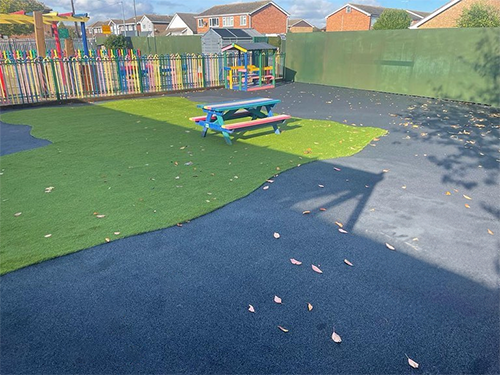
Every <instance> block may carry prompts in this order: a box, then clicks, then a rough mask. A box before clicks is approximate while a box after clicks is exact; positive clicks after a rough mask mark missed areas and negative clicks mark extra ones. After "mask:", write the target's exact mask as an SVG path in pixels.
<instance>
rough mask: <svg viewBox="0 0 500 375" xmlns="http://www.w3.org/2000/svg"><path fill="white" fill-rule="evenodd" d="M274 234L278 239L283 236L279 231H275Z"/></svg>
mask: <svg viewBox="0 0 500 375" xmlns="http://www.w3.org/2000/svg"><path fill="white" fill-rule="evenodd" d="M273 236H274V238H276V239H278V238H280V237H281V236H280V234H279V233H278V232H274V234H273Z"/></svg>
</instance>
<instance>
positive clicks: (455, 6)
mask: <svg viewBox="0 0 500 375" xmlns="http://www.w3.org/2000/svg"><path fill="white" fill-rule="evenodd" d="M477 2H481V3H483V4H488V5H491V6H493V7H495V8H497V9H498V10H499V11H500V1H498V0H452V1H449V2H448V3H446V4H444V5H443V6H442V7H440V8H438V9H436V10H435V11H434V12H432V13H431V14H429V15H428V16H427V17H425V18H424V19H422V20H420V21H419V22H417V23H416V24H414V25H412V26H410V29H432V28H450V27H456V25H457V20H458V18H459V17H460V15H461V14H462V11H463V10H464V9H465V8H469V7H470V6H471V5H472V4H474V3H477Z"/></svg>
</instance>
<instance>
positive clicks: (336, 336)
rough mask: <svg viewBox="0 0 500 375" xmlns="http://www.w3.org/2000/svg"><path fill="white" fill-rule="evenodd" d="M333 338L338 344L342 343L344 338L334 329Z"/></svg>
mask: <svg viewBox="0 0 500 375" xmlns="http://www.w3.org/2000/svg"><path fill="white" fill-rule="evenodd" d="M332 340H333V341H335V342H336V343H337V344H340V343H341V342H342V338H341V337H340V336H339V334H338V333H337V332H335V331H333V333H332Z"/></svg>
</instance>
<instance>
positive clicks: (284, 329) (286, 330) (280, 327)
mask: <svg viewBox="0 0 500 375" xmlns="http://www.w3.org/2000/svg"><path fill="white" fill-rule="evenodd" d="M278 328H279V329H280V330H282V331H283V332H285V333H287V332H288V329H286V328H284V327H282V326H278Z"/></svg>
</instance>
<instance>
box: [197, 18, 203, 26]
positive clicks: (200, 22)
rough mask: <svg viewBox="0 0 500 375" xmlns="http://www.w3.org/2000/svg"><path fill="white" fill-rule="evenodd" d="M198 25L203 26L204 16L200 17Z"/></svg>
mask: <svg viewBox="0 0 500 375" xmlns="http://www.w3.org/2000/svg"><path fill="white" fill-rule="evenodd" d="M198 27H203V18H198Z"/></svg>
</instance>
